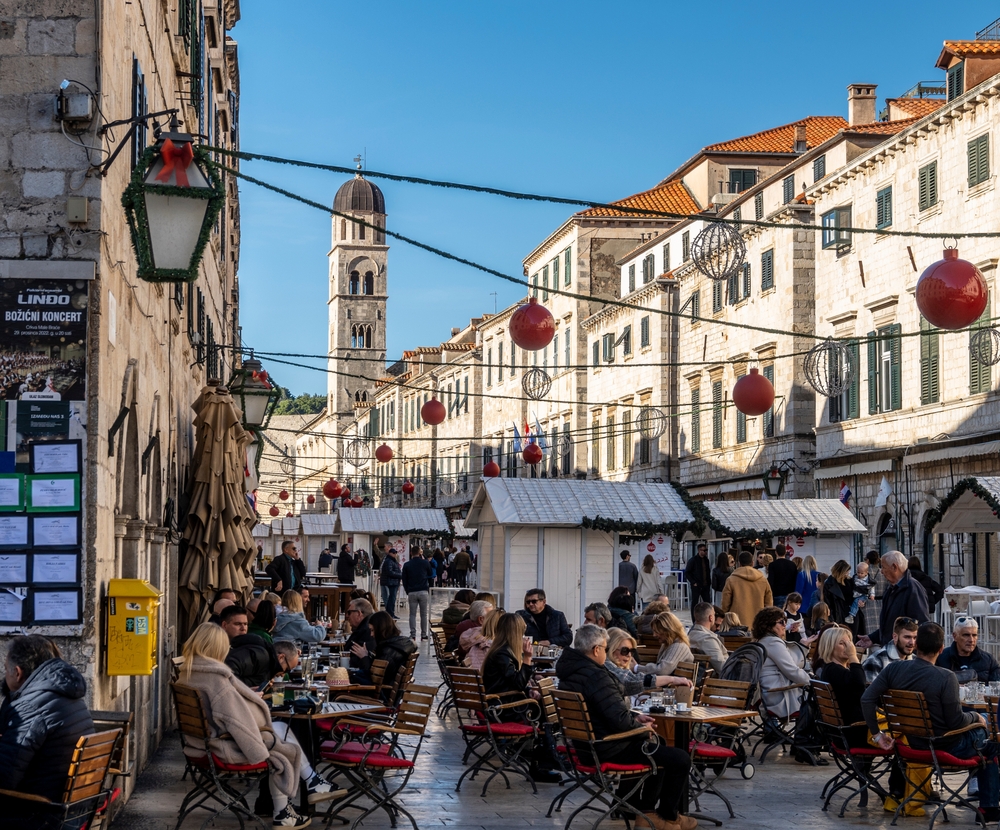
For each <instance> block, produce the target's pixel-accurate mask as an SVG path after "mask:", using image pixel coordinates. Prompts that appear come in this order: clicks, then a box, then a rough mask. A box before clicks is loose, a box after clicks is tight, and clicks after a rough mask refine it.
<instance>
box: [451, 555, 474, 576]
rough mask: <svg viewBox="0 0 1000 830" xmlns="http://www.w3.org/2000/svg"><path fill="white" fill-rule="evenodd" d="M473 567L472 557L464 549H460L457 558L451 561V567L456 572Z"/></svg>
mask: <svg viewBox="0 0 1000 830" xmlns="http://www.w3.org/2000/svg"><path fill="white" fill-rule="evenodd" d="M471 568H472V557H471V556H469V554H468V553H467V552H466V551H464V550H460V551H459V552H458V553H456V554H455V559H454V560H453V561H452V563H451V569H452V570H453V571H455V572H456V573H462V572H463V571H468V570H470V569H471Z"/></svg>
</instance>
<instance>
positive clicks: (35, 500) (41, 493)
mask: <svg viewBox="0 0 1000 830" xmlns="http://www.w3.org/2000/svg"><path fill="white" fill-rule="evenodd" d="M31 506H32V507H66V508H73V507H76V479H74V478H33V479H31Z"/></svg>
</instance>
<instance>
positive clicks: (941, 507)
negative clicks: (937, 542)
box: [927, 477, 1000, 533]
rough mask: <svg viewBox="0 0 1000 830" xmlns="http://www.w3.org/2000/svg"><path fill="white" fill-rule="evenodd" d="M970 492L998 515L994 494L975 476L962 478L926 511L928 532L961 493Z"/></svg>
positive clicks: (999, 508) (999, 506) (997, 505)
mask: <svg viewBox="0 0 1000 830" xmlns="http://www.w3.org/2000/svg"><path fill="white" fill-rule="evenodd" d="M966 492H971V493H973V494H974V495H976V496H978V497H979V498H981V499H982V500H983V501H984V502H986V505H987V507H989V508H990V510H992V511H993V515H994V516H997V515H1000V501H997V498H996V496H994V495H993V493H991V492H990V491H989V490H987V489H986V488H985V487H983V485H982V484H980V483H979V480H978V479H976V478H972V477H970V478H963V479H962V480H961V481H959V482H958V484H956V485H955V486H954V487H952V488H951V492H950V493H948V495H947V496H945V497H944V498H943V499H941V503H940V504H938V506H937V507H935V508H934V509H932V510H928V511H927V532H928V533H930V532H931V530H932V529H933V528H934V526H935V525H936V524H938V522H940V521H941V519H942V518H943V517H944V514H945V513H947V512H948V508H949V507H951V506H952V505H953V504H954V503H955V502H957V501H958V500H959V498H961V496H962V494H963V493H966Z"/></svg>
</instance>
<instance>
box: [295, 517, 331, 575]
mask: <svg viewBox="0 0 1000 830" xmlns="http://www.w3.org/2000/svg"><path fill="white" fill-rule="evenodd" d="M301 518H302V540H301V546H302V559H303V560H304V561H305V563H306V570H307V571H308V572H309V573H316V572H318V571H319V554H320V551H322V550H323V548H325V547H330V548H331V552H332V553H334V554H336V552H337V529H336V525H337V517H336V516H335V515H334V514H333V513H303V514H302V517H301Z"/></svg>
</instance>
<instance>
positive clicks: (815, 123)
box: [704, 115, 847, 153]
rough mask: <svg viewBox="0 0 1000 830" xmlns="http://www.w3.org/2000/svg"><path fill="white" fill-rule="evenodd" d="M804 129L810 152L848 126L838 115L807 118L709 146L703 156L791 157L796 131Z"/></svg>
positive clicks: (793, 150)
mask: <svg viewBox="0 0 1000 830" xmlns="http://www.w3.org/2000/svg"><path fill="white" fill-rule="evenodd" d="M798 124H805V125H806V147H808V148H809V149H812V148H813V147H816V146H818V145H820V144H822V143H823V142H824V141H826V140H827V139H829V138H832V137H833V136H835V135H836V134H837V133H838V132H839V131H840V130H842V129H844V127H846V126H847V122H846V121H845V120H844V119H843V118H841V117H840V116H839V115H810V116H808V117H806V118H803V119H802V120H801V121H793V122H792V123H791V124H782V125H781V126H780V127H772V128H771V129H770V130H764V131H763V132H759V133H754V134H753V135H745V136H743V137H741V138H734V139H731V140H730V141H722V142H720V143H718V144H709V145H708V146H707V147H706V148H705V150H704V152H706V153H713V152H714V153H794V152H795V127H796V126H797V125H798Z"/></svg>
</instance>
